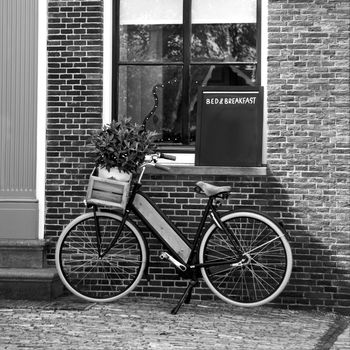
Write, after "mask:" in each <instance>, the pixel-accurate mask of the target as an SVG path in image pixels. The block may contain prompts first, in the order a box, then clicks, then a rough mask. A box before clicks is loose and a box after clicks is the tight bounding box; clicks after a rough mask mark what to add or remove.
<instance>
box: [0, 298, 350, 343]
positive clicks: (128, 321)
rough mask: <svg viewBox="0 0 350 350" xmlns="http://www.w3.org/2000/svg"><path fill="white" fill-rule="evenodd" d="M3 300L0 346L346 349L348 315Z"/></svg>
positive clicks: (141, 302) (206, 305) (144, 302)
mask: <svg viewBox="0 0 350 350" xmlns="http://www.w3.org/2000/svg"><path fill="white" fill-rule="evenodd" d="M173 306H174V301H173V300H171V301H164V300H157V299H150V298H137V299H135V298H128V297H126V298H124V299H122V300H120V301H118V302H115V303H111V304H91V303H90V304H89V303H85V302H82V301H79V300H77V299H75V298H74V297H64V298H59V299H57V300H55V301H53V302H29V301H10V300H0V349H1V350H2V349H45V350H46V349H62V350H64V349H69V350H78V349H84V350H85V349H96V350H99V349H123V350H127V349H132V350H137V349H147V350H148V349H167V350H168V349H181V350H187V349H201V350H205V349H215V350H221V349H230V350H231V349H232V350H235V349H239V350H251V349H254V350H282V349H283V350H284V349H290V350H309V349H310V350H326V349H327V350H350V331H349V321H350V319H349V317H345V316H342V315H338V314H333V313H321V312H310V311H291V310H285V309H277V308H272V307H265V306H264V307H259V308H252V309H245V308H244V309H243V308H237V307H233V306H230V305H227V304H223V303H221V302H215V303H213V302H200V303H199V302H196V301H192V303H191V304H190V305H184V306H183V307H182V308H181V309H180V311H179V313H178V314H177V315H171V314H170V310H171V309H172V307H173Z"/></svg>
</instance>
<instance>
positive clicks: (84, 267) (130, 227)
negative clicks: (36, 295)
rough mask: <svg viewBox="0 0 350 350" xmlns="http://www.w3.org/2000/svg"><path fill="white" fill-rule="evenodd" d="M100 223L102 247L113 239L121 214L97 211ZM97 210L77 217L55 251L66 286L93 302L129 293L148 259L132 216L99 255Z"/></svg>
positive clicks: (141, 273) (63, 233) (59, 270)
mask: <svg viewBox="0 0 350 350" xmlns="http://www.w3.org/2000/svg"><path fill="white" fill-rule="evenodd" d="M96 216H97V218H98V220H99V223H100V225H99V226H100V233H101V251H102V252H103V251H105V250H106V248H107V247H108V246H109V243H110V242H111V240H112V239H113V237H114V235H115V233H116V232H117V229H118V227H119V226H120V224H121V221H122V217H121V216H119V215H117V214H114V213H109V212H96ZM96 237H97V236H96V229H95V221H94V214H93V213H87V214H83V215H81V216H79V217H77V218H76V219H75V220H73V221H72V222H71V223H70V224H68V226H67V227H66V228H65V229H64V230H63V232H62V234H61V235H60V237H59V239H58V242H57V245H56V252H55V262H56V268H57V271H58V275H59V277H60V279H61V280H62V282H63V284H64V285H65V286H66V287H67V289H68V290H69V291H70V292H72V293H73V294H75V295H76V296H78V297H80V298H83V299H85V300H88V301H92V302H110V301H114V300H117V299H119V298H121V297H123V296H125V295H127V294H128V293H130V292H131V291H132V290H133V289H134V288H135V287H136V285H137V284H138V283H139V281H140V279H141V278H142V276H143V272H144V269H145V266H146V261H147V250H146V245H145V242H144V238H143V236H142V235H141V234H140V232H139V230H138V229H137V227H136V226H135V225H134V224H133V223H132V222H131V221H129V220H127V221H126V222H125V226H124V228H123V230H122V232H121V234H120V236H119V237H118V240H117V241H116V243H115V244H114V246H113V248H111V250H110V251H109V252H108V253H107V254H106V255H105V256H103V257H99V254H98V247H97V239H96Z"/></svg>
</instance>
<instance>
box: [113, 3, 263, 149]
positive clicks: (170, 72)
mask: <svg viewBox="0 0 350 350" xmlns="http://www.w3.org/2000/svg"><path fill="white" fill-rule="evenodd" d="M260 1H261V0H230V1H226V0H147V1H144V0H118V1H114V8H113V14H114V19H113V23H114V31H113V33H114V34H113V87H112V95H113V99H114V100H113V101H112V103H113V107H112V114H113V117H114V118H116V117H118V116H130V117H132V118H133V119H134V120H136V121H137V122H142V121H143V119H144V117H145V116H146V115H147V114H148V113H149V112H150V110H151V109H152V107H153V105H154V100H153V96H152V89H153V88H154V86H156V85H157V84H160V85H162V84H164V85H165V86H164V88H161V87H160V88H159V89H158V90H157V95H158V98H159V101H158V108H157V110H156V113H155V114H154V115H153V116H152V117H151V118H150V119H149V122H148V125H147V126H148V128H150V129H154V130H157V131H158V133H159V138H158V143H159V144H160V145H162V146H163V147H166V148H167V149H168V150H181V151H186V150H188V151H190V152H191V151H192V152H193V150H194V145H195V142H196V119H197V90H198V87H200V86H210V85H214V86H235V85H236V86H237V85H238V86H260V84H261V78H260V71H261V67H260V66H261V64H260V62H261V59H260ZM170 82H171V83H170Z"/></svg>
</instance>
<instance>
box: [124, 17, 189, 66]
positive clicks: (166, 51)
mask: <svg viewBox="0 0 350 350" xmlns="http://www.w3.org/2000/svg"><path fill="white" fill-rule="evenodd" d="M182 46H183V34H182V25H178V24H172V25H170V24H169V25H123V26H120V60H121V61H131V62H132V61H135V62H140V61H150V62H152V61H156V62H178V61H182V59H183V49H182Z"/></svg>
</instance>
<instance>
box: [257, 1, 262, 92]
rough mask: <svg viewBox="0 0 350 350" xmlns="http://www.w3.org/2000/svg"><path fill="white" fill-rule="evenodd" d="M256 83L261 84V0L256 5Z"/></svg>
mask: <svg viewBox="0 0 350 350" xmlns="http://www.w3.org/2000/svg"><path fill="white" fill-rule="evenodd" d="M256 57H257V61H258V62H257V65H256V66H257V68H256V84H257V86H260V85H261V0H257V6H256Z"/></svg>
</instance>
